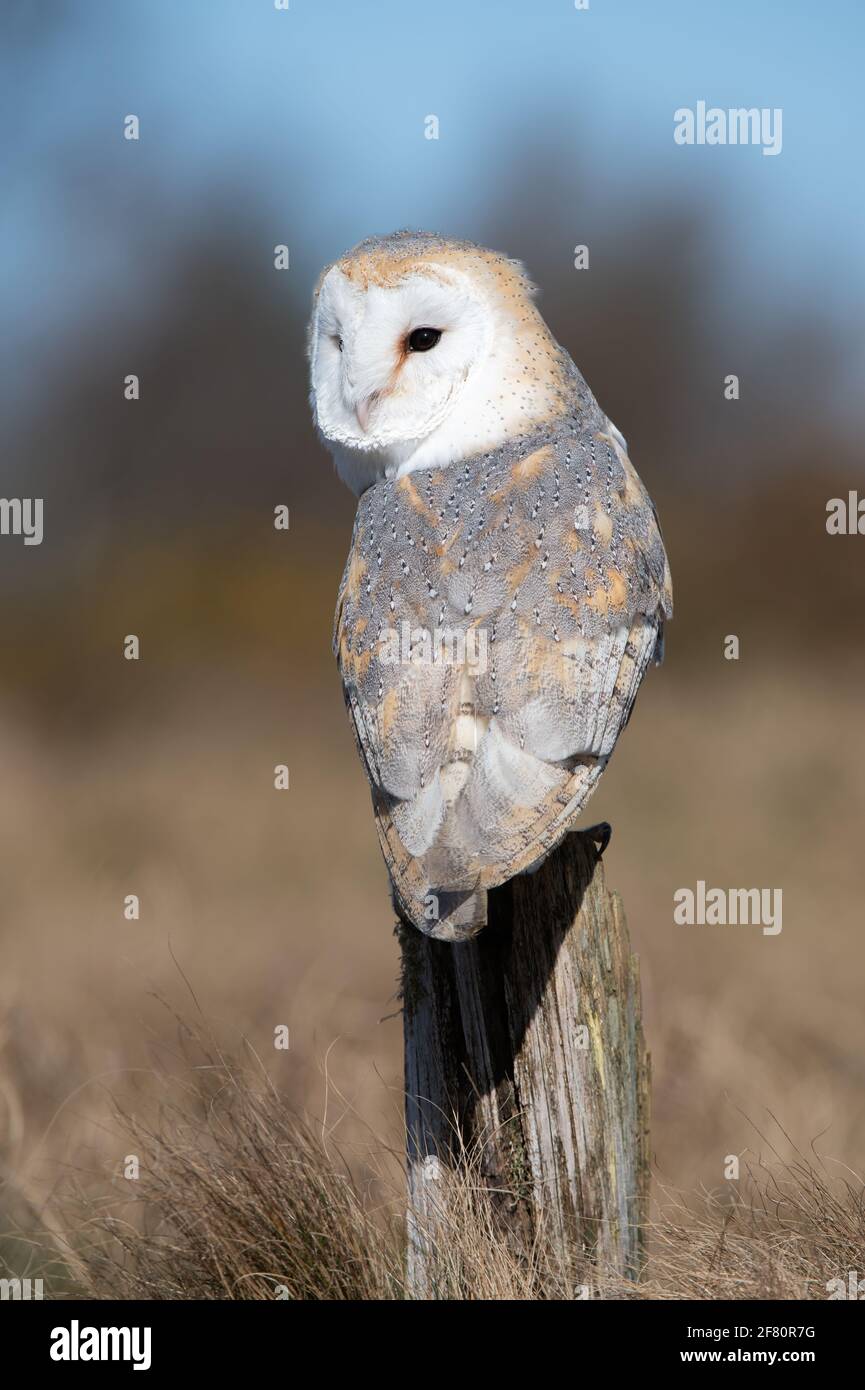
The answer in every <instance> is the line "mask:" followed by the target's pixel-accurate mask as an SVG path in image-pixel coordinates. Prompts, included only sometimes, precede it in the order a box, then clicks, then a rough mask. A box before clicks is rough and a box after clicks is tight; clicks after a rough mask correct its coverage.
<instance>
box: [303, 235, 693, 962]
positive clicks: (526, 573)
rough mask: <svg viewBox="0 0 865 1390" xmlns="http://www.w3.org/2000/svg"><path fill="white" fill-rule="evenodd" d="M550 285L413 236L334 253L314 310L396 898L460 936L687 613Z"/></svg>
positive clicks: (365, 733) (351, 686) (346, 614)
mask: <svg viewBox="0 0 865 1390" xmlns="http://www.w3.org/2000/svg"><path fill="white" fill-rule="evenodd" d="M533 296H534V287H533V286H532V284H531V283H530V282H529V279H528V277H527V275H526V272H525V270H524V268H523V266H522V265H521V264H520V263H519V262H518V261H514V260H510V259H508V258H507V257H506V256H503V255H500V254H497V253H496V252H493V251H489V250H485V249H484V248H482V247H479V246H475V245H473V244H472V243H470V242H465V241H456V240H451V239H450V238H445V237H440V236H434V235H432V234H429V233H414V232H398V233H395V234H394V235H392V236H387V237H381V238H377V237H376V238H371V239H369V240H367V241H364V242H361V243H360V245H358V246H357V247H355V248H354V249H353V250H352V251H349V252H348V253H347V254H346V255H344V256H343V257H342V258H341V259H340V260H338V261H335V262H334V263H333V264H332V265H330V266H327V267H326V268H325V270H324V271H323V272H322V274H321V276H320V278H319V281H318V284H317V286H316V290H315V294H314V301H313V313H312V319H311V323H310V331H309V357H310V367H311V403H312V408H313V415H314V420H315V425H316V428H317V430H318V433H319V435H320V436H321V438H322V439H323V441H324V443H325V444H326V445H327V447H328V448H329V449H330V451H331V452H332V454H333V457H334V460H335V463H336V467H337V471H338V473H339V475H340V477H341V478H342V479H343V480H344V481H345V482H346V483H347V484H348V486H349V487H350V488H351V489H352V490H353V491H354V492H355V493H356V494H357V495H358V497H359V501H358V508H357V517H356V520H355V525H354V533H353V536H352V542H351V550H350V553H349V556H348V561H347V564H346V567H345V572H344V574H343V578H342V583H341V586H340V590H339V597H338V602H337V612H336V623H335V630H334V650H335V654H336V657H337V661H338V664H339V669H340V673H341V676H342V681H343V687H344V692H345V697H346V702H347V705H348V709H349V712H350V716H351V722H352V724H353V727H354V732H355V735H356V739H357V744H358V749H359V752H360V755H361V758H362V760H363V763H364V766H365V769H366V773H367V777H368V779H369V782H370V785H371V788H372V798H373V810H374V814H375V820H376V825H377V828H378V834H379V838H380V841H381V847H382V850H383V852H384V857H385V861H386V864H387V867H388V871H389V874H390V878H391V883H392V887H393V893H394V899H395V903H396V906H397V909H398V911H399V912H400V914H401V915H402V916H403V917H404V918H405V919H407V920H408V921H410V922H412V923H414V925H415V926H416V927H418V928H419V929H420V930H421V931H423V932H426V933H427V934H429V935H431V936H433V937H438V938H439V939H442V940H448V941H460V940H465V939H467V938H470V937H472V936H474V935H475V934H476V933H477V932H478V931H479V930H480V929H481V928H482V927H483V926H484V925H485V923H486V915H487V892H488V890H489V889H490V888H493V887H495V886H496V885H498V884H500V883H502V882H504V881H505V880H507V879H509V878H512V877H513V876H514V875H515V874H519V873H523V872H526V871H528V870H531V869H534V868H536V867H537V866H538V865H539V864H540V863H541V862H542V861H543V859H544V858H545V857H546V856H547V855H548V854H549V853H550V852H551V850H553V849H554V848H555V847H556V845H557V844H558V843H559V842H560V840H561V839H562V837H563V836H564V835H565V834H566V833H567V832H568V830H570V829H573V827H574V821H575V819H576V817H577V816H578V815H579V814H580V812H581V811H582V808H583V807H584V805H585V804H586V802H587V800H588V798H589V797H590V795H591V793H592V791H593V790H594V788H595V786H596V785H597V782H598V779H599V778H600V776H601V773H602V772H603V771H604V768H605V767H606V765H607V762H608V760H609V757H610V755H611V753H612V751H613V748H614V746H615V743H616V740H617V738H618V736H619V734H620V733H621V731H622V729H623V728H624V726H625V724H626V723H627V721H628V718H629V715H630V712H631V707H632V705H633V703H634V699H635V697H636V694H637V689H638V687H639V685H640V682H641V681H642V679H643V676H644V674H645V672H646V669H647V667H648V665H649V663H650V661H651V660H652V659H653V658H654V660H655V661H656V662H658V661H660V659H661V655H662V639H663V628H664V620H665V619H666V618H669V617H671V616H672V586H671V581H670V571H669V566H668V564H667V558H666V554H665V552H664V545H663V541H662V538H661V532H660V529H659V525H658V520H657V515H656V513H655V509H654V506H653V504H652V501H651V499H650V498H649V496H648V493H647V492H646V489H645V488H644V487H643V485H642V483H641V482H640V479H639V478H638V476H637V473H636V471H635V469H634V466H633V464H632V463H631V462H630V460H629V458H628V453H627V446H626V444H625V440H624V438H623V437H622V435H621V434H620V433H619V431H618V430H617V429H616V427H615V426H614V425H613V424H612V423H611V422H610V420H608V419H607V417H606V415H605V414H604V412H603V411H602V410H601V409H600V407H599V406H598V404H597V402H596V401H595V399H594V397H593V396H592V393H591V391H590V390H589V388H588V386H587V385H586V383H585V381H584V380H583V378H582V376H581V375H580V373H579V371H578V370H577V368H576V367H575V365H574V363H573V362H572V361H571V359H570V357H569V356H568V354H567V352H565V351H564V349H563V348H561V347H560V346H559V345H558V343H556V341H555V340H554V338H553V337H552V335H551V333H550V331H549V329H548V328H547V326H546V324H545V322H544V320H543V318H542V317H541V315H540V313H539V312H538V309H537V308H536V307H535V304H534V299H533Z"/></svg>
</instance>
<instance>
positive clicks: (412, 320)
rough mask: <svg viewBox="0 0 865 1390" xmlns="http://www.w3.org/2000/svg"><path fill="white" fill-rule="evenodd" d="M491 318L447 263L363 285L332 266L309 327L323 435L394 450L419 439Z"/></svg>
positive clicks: (470, 365) (482, 342)
mask: <svg viewBox="0 0 865 1390" xmlns="http://www.w3.org/2000/svg"><path fill="white" fill-rule="evenodd" d="M492 322H493V315H492V312H491V309H490V307H489V305H487V304H486V303H485V301H484V300H483V299H482V298H480V297H479V296H478V294H477V292H476V291H475V289H474V287H473V286H472V284H471V282H470V281H469V279H468V277H467V276H465V275H463V274H462V273H461V272H460V271H457V270H454V269H452V268H450V267H447V268H444V267H438V266H437V267H436V268H435V270H434V272H430V271H429V270H425V269H414V270H412V269H408V270H407V273H406V274H405V276H404V277H402V278H400V279H399V280H398V281H397V282H396V283H395V284H393V285H388V286H382V285H376V284H370V285H368V286H364V285H359V284H356V283H355V282H354V281H352V280H351V279H349V277H348V276H347V275H345V274H344V273H343V272H342V271H341V270H340V268H339V267H338V266H333V267H332V268H331V270H329V271H328V273H327V275H326V276H325V278H324V280H323V281H322V284H321V287H320V290H319V294H318V298H317V301H316V305H315V312H314V316H313V322H312V329H311V336H310V356H311V370H312V401H313V407H314V411H315V421H316V425H317V427H318V429H319V430H320V431H321V434H322V435H323V436H324V438H325V440H326V441H327V442H328V443H329V444H331V445H335V446H338V447H339V448H340V449H342V450H351V451H359V452H361V453H379V454H383V453H384V454H386V453H388V452H389V451H390V452H394V455H395V456H397V455H398V454H399V451H400V450H401V449H404V448H406V447H408V446H411V445H413V444H416V443H417V442H418V441H420V440H423V439H426V438H427V437H428V436H429V435H430V434H431V433H432V432H433V431H434V430H435V429H437V428H438V427H439V426H440V425H441V424H442V423H443V422H444V420H445V419H446V418H447V416H448V415H449V413H450V411H451V410H452V409H453V406H454V404H455V402H456V400H457V398H458V396H459V395H460V393H461V392H462V391H463V390H464V388H465V386H466V383H467V382H468V381H469V379H470V377H471V376H472V374H473V373H475V372H477V371H478V370H479V369H480V368H481V366H482V364H483V362H484V361H485V360H486V358H487V356H488V353H489V349H490V342H491V337H492ZM422 329H427V330H432V331H430V332H427V333H422V332H419V331H418V330H422Z"/></svg>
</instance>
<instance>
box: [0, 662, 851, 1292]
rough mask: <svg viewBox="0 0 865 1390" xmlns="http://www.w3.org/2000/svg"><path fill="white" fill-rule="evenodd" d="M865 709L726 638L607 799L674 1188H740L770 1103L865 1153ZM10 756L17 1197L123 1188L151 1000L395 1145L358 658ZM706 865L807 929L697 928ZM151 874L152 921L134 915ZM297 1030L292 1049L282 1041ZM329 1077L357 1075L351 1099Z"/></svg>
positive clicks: (7, 908) (657, 1113) (652, 718)
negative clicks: (289, 691)
mask: <svg viewBox="0 0 865 1390" xmlns="http://www.w3.org/2000/svg"><path fill="white" fill-rule="evenodd" d="M818 708H819V709H820V710H821V712H822V723H823V727H824V728H827V729H831V730H832V731H833V738H832V740H831V743H829V744H828V746H827V745H826V744H825V743H824V744H823V745H822V746H815V742H814V711H815V709H818ZM859 711H860V701H859V694H858V690H857V688H856V686H855V684H854V683H852V682H851V683H849V684H845V683H844V682H843V681H839V680H838V679H837V677H836V678H834V679H833V680H832V681H831V682H830V681H829V679H828V678H827V679H826V680H825V681H824V682H823V683H822V684H821V683H820V681H819V680H818V678H817V677H816V676H814V677H812V678H811V680H810V681H804V680H803V679H802V677H801V673H799V674H798V676H797V674H796V673H795V672H794V671H793V670H790V671H788V672H782V671H780V670H779V669H778V668H777V667H776V668H773V670H772V671H771V672H766V671H764V672H763V673H762V674H755V673H749V671H748V668H747V665H746V664H745V663H744V662H740V663H739V664H738V665H736V664H735V663H726V662H723V661H721V659H720V657H719V660H718V670H717V678H716V679H715V680H714V681H712V682H709V681H707V680H705V679H703V680H696V679H694V677H693V676H692V675H688V674H682V673H679V672H677V670H676V664H675V657H674V655H673V657H672V658H671V660H670V664H669V665H668V666H667V667H666V668H664V669H662V670H661V671H660V672H655V673H653V674H652V675H651V677H650V679H649V681H648V683H647V686H646V687H645V689H644V690H643V692H642V695H641V698H640V701H639V703H638V707H637V710H636V713H635V716H634V719H633V720H632V723H631V725H630V727H629V729H628V731H627V733H626V735H625V737H624V739H623V742H622V745H621V746H620V748H619V750H618V751H617V754H616V757H615V759H614V761H613V764H612V766H611V769H610V771H609V773H608V776H607V779H606V782H605V784H604V786H603V788H602V790H601V791H600V792H599V793H598V795H597V796H596V798H595V801H594V803H593V805H592V808H591V809H592V812H593V813H597V815H598V816H602V815H603V816H607V817H609V818H610V819H611V820H612V822H613V825H614V837H613V842H612V845H611V847H610V849H609V850H608V857H607V864H608V875H609V879H610V882H611V884H612V885H614V886H616V887H617V888H619V889H620V891H621V892H622V894H623V897H624V901H625V905H626V909H627V913H628V917H629V924H630V930H631V935H632V940H633V943H634V946H635V948H636V949H637V951H638V952H639V954H640V958H641V963H642V971H643V981H644V998H645V1009H646V1029H647V1035H648V1039H649V1044H650V1047H651V1050H652V1054H653V1064H654V1123H653V1148H654V1153H655V1165H656V1177H657V1180H658V1182H659V1183H660V1184H662V1185H664V1186H666V1187H673V1188H682V1189H686V1190H691V1189H692V1188H694V1187H696V1186H698V1185H701V1184H702V1185H704V1186H705V1187H707V1188H709V1189H721V1188H723V1187H725V1186H726V1184H724V1183H723V1181H722V1174H723V1166H724V1162H725V1157H726V1155H728V1154H733V1153H735V1154H741V1155H744V1159H745V1161H747V1160H748V1159H749V1158H750V1159H752V1160H753V1159H754V1158H755V1157H757V1156H761V1157H763V1158H766V1157H768V1150H767V1148H766V1145H765V1144H764V1143H763V1142H762V1141H761V1139H760V1137H759V1135H758V1134H757V1132H756V1131H755V1129H754V1127H753V1126H752V1124H751V1123H750V1121H754V1122H755V1123H756V1125H757V1127H758V1128H759V1129H762V1130H763V1132H764V1133H765V1132H766V1131H767V1129H770V1128H771V1125H770V1122H769V1119H768V1115H767V1112H772V1113H773V1114H774V1115H775V1116H776V1117H777V1118H778V1120H779V1121H781V1123H782V1124H783V1125H784V1127H785V1128H786V1130H787V1131H788V1132H789V1133H790V1134H791V1136H792V1137H793V1138H795V1140H796V1141H797V1143H798V1144H799V1145H800V1146H801V1147H803V1148H804V1149H807V1148H808V1146H809V1144H810V1141H811V1140H812V1139H813V1140H815V1141H816V1147H817V1152H819V1153H820V1154H821V1155H823V1156H825V1157H827V1158H828V1159H830V1160H833V1161H837V1162H838V1163H841V1164H849V1165H850V1166H851V1167H852V1168H854V1169H855V1168H856V1167H857V1164H858V1163H859V1162H860V1160H861V1155H862V1151H863V1139H865V1113H863V1104H862V1095H863V1062H862V1057H863V1055H865V1053H863V1041H865V1039H863V1021H862V1012H861V978H862V970H863V964H865V961H863V956H865V946H863V942H862V937H861V911H860V907H859V903H858V863H857V854H858V847H859V840H860V827H861V824H862V816H863V813H865V807H863V805H862V798H863V788H865V750H863V749H862V747H861V743H857V741H856V739H855V732H856V727H857V721H858V719H859V717H860V713H859ZM707 730H709V731H710V732H711V737H708V736H707ZM746 731H747V732H746ZM2 757H3V763H4V766H5V768H6V786H5V795H4V798H3V802H2V817H3V819H2V825H0V834H2V841H3V845H4V857H5V861H6V870H5V892H4V903H3V959H4V971H3V984H2V1000H0V1002H2V1015H0V1017H2V1052H0V1059H2V1092H0V1096H2V1106H3V1109H2V1136H3V1165H4V1172H5V1173H6V1175H7V1177H8V1179H9V1180H10V1186H9V1187H8V1188H7V1189H6V1194H7V1198H9V1205H10V1207H11V1208H12V1210H11V1211H10V1215H14V1206H15V1200H14V1194H15V1193H16V1192H18V1193H19V1194H23V1195H26V1196H27V1197H28V1198H29V1199H30V1200H31V1201H34V1202H36V1204H37V1205H38V1204H39V1202H40V1201H41V1199H42V1198H43V1197H44V1195H45V1194H46V1193H48V1192H49V1191H50V1190H51V1188H52V1187H53V1186H54V1185H55V1184H56V1182H57V1180H58V1177H59V1176H62V1175H63V1174H64V1173H65V1174H66V1175H67V1176H68V1175H70V1174H72V1173H73V1172H75V1173H77V1174H78V1175H79V1176H80V1175H81V1174H82V1173H85V1174H87V1173H89V1174H91V1175H92V1181H93V1183H94V1185H95V1188H94V1190H98V1188H99V1185H100V1183H101V1182H103V1181H104V1180H105V1178H106V1177H108V1176H110V1175H111V1174H112V1173H114V1174H116V1172H117V1171H118V1168H119V1165H120V1163H121V1161H122V1159H123V1157H124V1155H125V1153H126V1151H127V1150H126V1148H125V1147H124V1145H123V1141H122V1139H121V1137H120V1136H119V1135H118V1134H116V1132H115V1131H114V1130H113V1129H112V1126H111V1125H110V1124H108V1114H109V1109H110V1106H109V1093H111V1094H114V1095H121V1096H122V1095H123V1094H124V1093H125V1091H126V1084H125V1080H124V1074H125V1073H127V1072H130V1073H136V1076H135V1077H134V1078H130V1079H135V1080H136V1082H137V1083H140V1075H139V1074H138V1073H139V1069H142V1068H144V1069H146V1068H148V1067H151V1066H152V1065H153V1064H154V1062H155V1061H159V1062H160V1063H162V1064H164V1063H165V1060H166V1057H170V1055H171V1052H172V1049H173V1047H174V1039H175V1037H176V1033H177V1025H176V1023H175V1020H174V1019H173V1017H172V1016H171V1014H170V1012H168V1011H167V1010H166V1009H165V1007H164V1006H163V1005H162V1004H161V1003H159V1002H157V1001H156V1000H154V998H153V997H152V995H153V993H154V992H156V993H158V994H161V995H163V996H165V997H167V998H168V999H169V1000H170V1001H172V1002H173V1003H174V1004H175V1005H176V1007H177V1008H178V1009H179V1010H180V1012H182V1013H184V1014H191V1015H192V1016H193V1017H195V1018H199V1017H200V1015H199V1014H198V1011H197V1007H196V1006H200V1009H201V1011H202V1013H203V1015H204V1017H205V1018H206V1020H207V1023H208V1026H210V1027H212V1028H213V1029H214V1031H215V1033H216V1034H217V1035H218V1036H219V1037H220V1038H222V1039H224V1040H225V1042H226V1043H227V1045H229V1046H230V1047H235V1046H237V1045H238V1043H239V1040H240V1039H241V1037H244V1038H246V1039H248V1040H249V1042H250V1044H251V1045H252V1047H253V1048H254V1049H255V1051H256V1052H257V1053H258V1054H259V1055H260V1056H261V1057H262V1059H263V1061H264V1064H265V1065H266V1067H267V1068H268V1069H269V1071H270V1072H271V1073H272V1075H273V1077H274V1079H275V1081H276V1083H277V1084H278V1085H279V1086H280V1087H281V1088H284V1090H285V1092H286V1093H287V1094H288V1096H289V1098H290V1099H291V1101H292V1102H293V1103H294V1104H295V1105H296V1106H297V1107H299V1108H301V1109H305V1110H306V1111H308V1112H309V1113H310V1114H311V1115H312V1116H314V1117H316V1118H317V1119H318V1120H322V1121H323V1123H324V1125H325V1129H326V1131H327V1132H328V1133H330V1132H331V1131H332V1132H333V1133H334V1134H338V1135H339V1137H340V1139H341V1140H342V1139H344V1140H345V1141H346V1143H348V1144H350V1143H351V1141H352V1138H353V1136H355V1135H356V1134H357V1133H359V1132H360V1130H361V1129H366V1128H367V1127H369V1128H371V1129H372V1130H374V1131H375V1132H376V1133H377V1134H378V1135H380V1136H381V1137H382V1139H383V1140H385V1141H388V1142H389V1143H391V1144H393V1145H394V1146H396V1147H397V1148H398V1147H399V1144H400V1123H401V1115H400V1110H401V1098H400V1086H401V1051H400V1048H401V1026H400V1021H399V1018H398V1017H395V1016H394V1014H395V1011H396V1009H397V1007H398V1005H397V1002H396V1000H395V990H396V978H397V951H396V942H395V940H394V938H393V936H392V932H391V928H392V922H391V915H390V909H389V904H388V896H387V890H386V883H385V874H384V869H383V866H382V864H381V862H380V859H379V853H378V848H377V844H376V842H375V839H374V832H373V827H372V823H371V818H370V816H369V813H368V807H367V791H366V785H365V781H364V779H363V776H362V774H361V771H360V768H359V766H358V765H357V762H356V758H355V754H354V749H353V745H352V742H351V737H350V734H349V730H348V727H347V725H346V719H345V713H344V710H343V706H342V700H341V696H340V693H339V690H338V686H337V681H336V678H335V675H334V676H329V677H328V678H327V679H324V680H322V682H321V683H320V684H316V685H315V686H314V687H311V688H309V689H308V690H306V691H305V697H304V698H300V697H298V696H297V692H295V699H294V700H293V701H292V703H291V706H290V712H287V710H286V704H285V701H283V700H282V699H281V698H280V696H279V691H278V690H277V689H275V688H273V689H268V688H267V687H266V686H261V685H259V686H256V687H255V688H254V689H253V690H250V688H249V686H247V685H246V684H245V683H244V682H243V680H241V679H240V678H239V676H238V674H237V673H234V674H233V675H226V674H222V675H219V674H217V673H216V672H214V674H213V676H212V678H211V679H210V680H208V681H207V683H206V684H202V685H201V686H200V687H199V688H198V689H197V690H195V691H188V692H187V695H186V698H185V700H183V702H182V703H181V702H178V703H177V704H175V705H173V706H172V707H171V708H170V709H167V710H163V709H159V708H158V707H157V708H155V709H154V710H153V711H152V713H151V714H150V717H149V718H144V719H141V720H139V721H138V722H136V723H135V725H134V726H131V727H130V726H128V725H123V726H121V727H119V728H118V729H116V730H113V731H112V732H111V733H110V734H109V735H107V736H106V737H105V738H102V739H94V740H92V741H91V743H90V744H89V745H88V753H87V756H86V758H83V757H82V756H81V755H80V753H79V752H78V751H77V750H76V749H75V748H74V746H70V745H69V744H64V743H62V742H51V741H49V740H46V739H45V738H44V737H42V738H40V739H37V738H36V737H35V735H34V731H33V730H32V729H28V728H27V727H26V726H24V725H22V724H21V723H20V722H19V723H17V724H16V723H14V722H12V721H11V720H9V719H7V721H5V722H4V726H3V749H2ZM284 760H285V761H288V762H289V763H290V767H291V788H290V791H288V792H285V793H278V792H276V791H275V790H273V788H272V768H273V765H274V764H275V763H276V762H280V761H284ZM818 793H819V802H818V804H819V806H820V811H819V814H817V815H815V813H814V805H815V798H816V796H817V794H818ZM698 877H701V878H704V879H705V880H706V881H707V882H708V883H709V884H712V885H722V886H750V885H753V884H757V885H760V886H773V887H780V888H782V889H783V893H784V925H783V931H782V932H781V934H780V935H779V936H776V937H767V936H763V935H762V933H761V932H760V930H759V928H755V927H745V926H738V927H708V926H705V927H697V926H695V927H681V926H675V925H674V924H673V920H672V895H673V892H674V890H675V889H676V888H677V887H681V886H688V885H691V886H693V885H694V883H695V880H696V878H698ZM129 892H136V893H138V894H139V895H140V898H141V919H140V921H138V922H128V921H126V920H124V917H123V899H124V897H125V895H126V894H127V893H129ZM190 990H191V991H193V992H194V1000H193V998H192V997H191V994H190ZM280 1023H285V1024H287V1025H288V1026H289V1029H290V1039H291V1046H290V1050H289V1051H288V1052H280V1051H275V1050H274V1047H273V1030H274V1028H275V1026H276V1025H278V1024H280ZM325 1073H326V1074H327V1076H328V1078H329V1080H330V1083H331V1085H332V1087H334V1088H335V1089H336V1091H337V1092H338V1093H339V1095H338V1096H335V1095H334V1094H333V1093H332V1094H331V1095H330V1098H329V1100H328V1102H327V1104H328V1107H329V1109H328V1111H327V1113H325V1095H326V1087H325ZM347 1112H348V1113H347ZM775 1137H776V1139H777V1135H776V1136H775ZM838 1171H839V1172H840V1171H841V1170H840V1169H839V1170H838ZM87 1181H90V1179H89V1178H88V1179H87ZM828 1277H830V1275H828V1274H827V1278H828Z"/></svg>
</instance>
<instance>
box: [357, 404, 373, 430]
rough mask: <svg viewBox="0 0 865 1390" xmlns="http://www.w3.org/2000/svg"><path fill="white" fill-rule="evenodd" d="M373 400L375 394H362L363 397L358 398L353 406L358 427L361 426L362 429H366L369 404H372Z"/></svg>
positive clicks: (368, 417) (368, 418)
mask: <svg viewBox="0 0 865 1390" xmlns="http://www.w3.org/2000/svg"><path fill="white" fill-rule="evenodd" d="M374 400H375V396H364V398H363V399H362V400H359V402H357V404H356V406H355V414H356V416H357V424H359V425H360V428H362V430H366V427H367V424H369V420H370V409H371V406H373V402H374Z"/></svg>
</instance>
